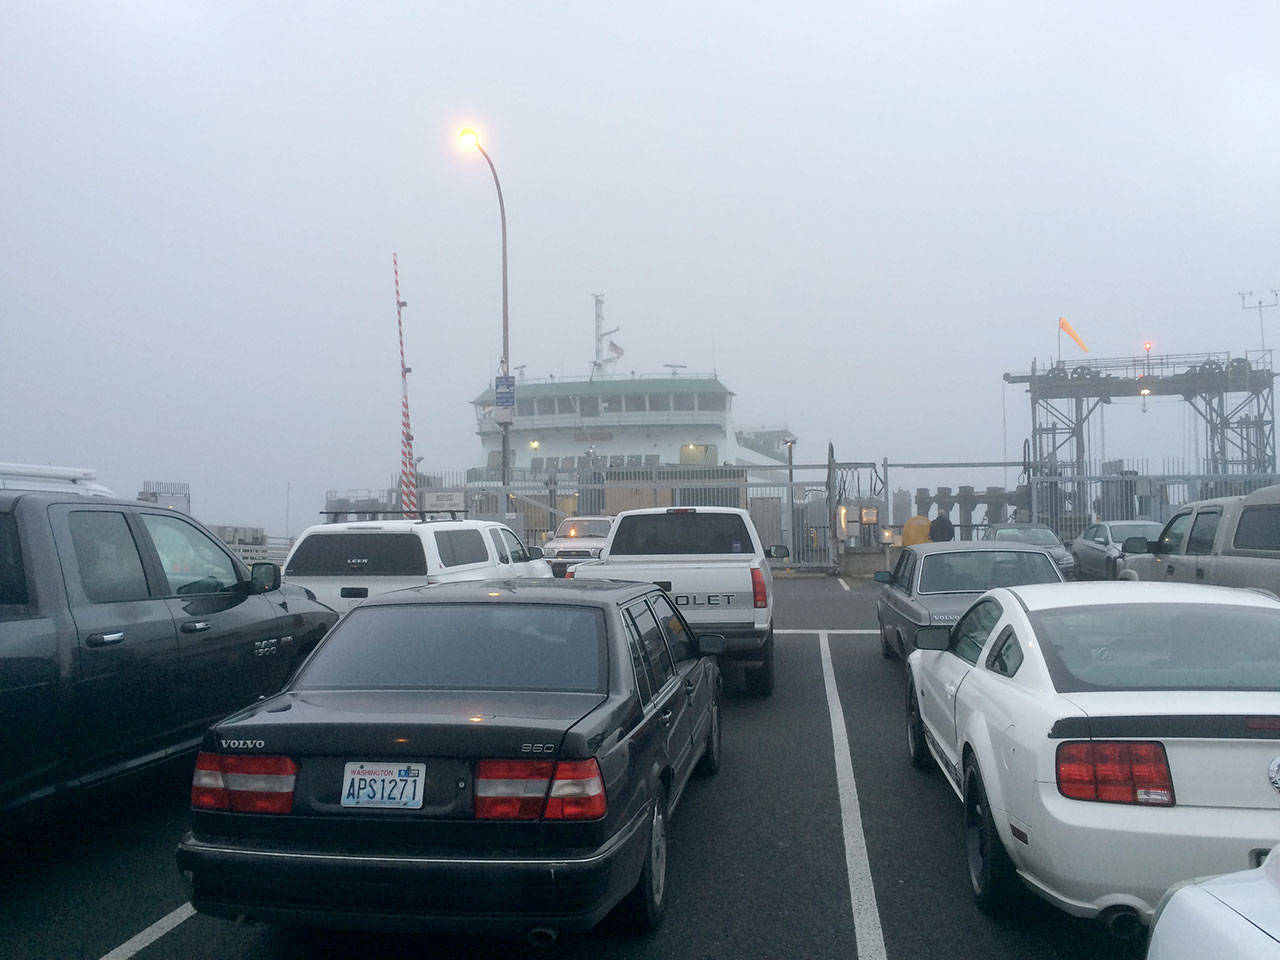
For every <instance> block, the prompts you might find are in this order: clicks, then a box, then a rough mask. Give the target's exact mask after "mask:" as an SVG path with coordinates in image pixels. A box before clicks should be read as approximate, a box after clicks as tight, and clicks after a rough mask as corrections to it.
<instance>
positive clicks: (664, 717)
mask: <svg viewBox="0 0 1280 960" xmlns="http://www.w3.org/2000/svg"><path fill="white" fill-rule="evenodd" d="M658 719H659V720H661V721H662V722H663V723H668V724H669V723H670V722H671V708H670V707H667V709H665V710H663V711H662V712H661V713H660V714H658Z"/></svg>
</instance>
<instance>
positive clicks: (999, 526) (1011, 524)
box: [987, 520, 1053, 530]
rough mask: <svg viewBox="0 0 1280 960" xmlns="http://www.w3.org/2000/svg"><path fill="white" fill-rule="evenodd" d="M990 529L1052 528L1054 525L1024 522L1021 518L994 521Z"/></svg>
mask: <svg viewBox="0 0 1280 960" xmlns="http://www.w3.org/2000/svg"><path fill="white" fill-rule="evenodd" d="M987 529H988V530H1052V529H1053V527H1051V526H1049V525H1048V524H1047V523H1024V522H1022V521H1021V520H1019V521H1016V522H1015V521H1012V520H1010V521H1009V522H1008V523H993V524H991V526H989V527H987Z"/></svg>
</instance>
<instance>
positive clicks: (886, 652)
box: [880, 623, 898, 660]
mask: <svg viewBox="0 0 1280 960" xmlns="http://www.w3.org/2000/svg"><path fill="white" fill-rule="evenodd" d="M880 656H882V657H884V658H885V659H886V660H896V659H897V658H898V651H897V650H895V649H894V648H893V647H892V646H890V644H889V635H888V631H886V630H885V628H884V624H883V623H881V624H880Z"/></svg>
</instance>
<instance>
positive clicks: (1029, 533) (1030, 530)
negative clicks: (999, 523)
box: [995, 527, 1062, 547]
mask: <svg viewBox="0 0 1280 960" xmlns="http://www.w3.org/2000/svg"><path fill="white" fill-rule="evenodd" d="M995 539H997V540H1012V541H1013V542H1014V543H1031V544H1034V545H1035V546H1037V547H1056V546H1058V545H1059V544H1061V543H1062V541H1061V540H1059V539H1058V535H1057V534H1056V533H1054V532H1053V531H1052V530H1050V529H1049V528H1048V527H1005V528H1003V529H998V530H996V536H995Z"/></svg>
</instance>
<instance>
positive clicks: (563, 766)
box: [475, 758, 606, 820]
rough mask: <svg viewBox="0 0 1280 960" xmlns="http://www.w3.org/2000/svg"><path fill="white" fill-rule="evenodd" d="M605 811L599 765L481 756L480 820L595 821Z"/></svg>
mask: <svg viewBox="0 0 1280 960" xmlns="http://www.w3.org/2000/svg"><path fill="white" fill-rule="evenodd" d="M605 810H606V804H605V796H604V781H603V780H602V779H601V777H600V767H599V765H598V764H597V763H596V761H595V759H594V758H593V759H591V760H561V761H560V762H559V763H556V762H555V761H553V760H480V761H478V762H477V763H476V785H475V815H476V818H477V819H480V820H537V819H538V818H539V817H542V819H544V820H596V819H598V818H600V817H603V816H604V814H605Z"/></svg>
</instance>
